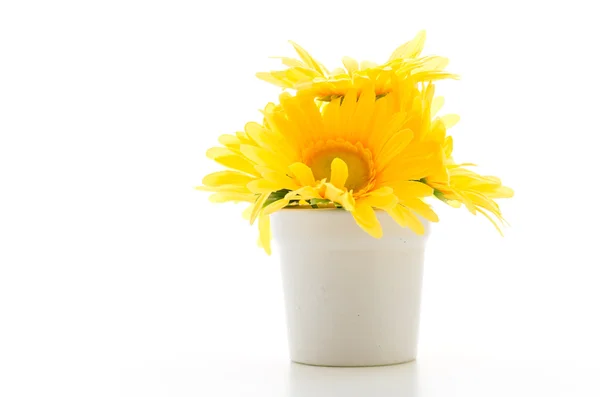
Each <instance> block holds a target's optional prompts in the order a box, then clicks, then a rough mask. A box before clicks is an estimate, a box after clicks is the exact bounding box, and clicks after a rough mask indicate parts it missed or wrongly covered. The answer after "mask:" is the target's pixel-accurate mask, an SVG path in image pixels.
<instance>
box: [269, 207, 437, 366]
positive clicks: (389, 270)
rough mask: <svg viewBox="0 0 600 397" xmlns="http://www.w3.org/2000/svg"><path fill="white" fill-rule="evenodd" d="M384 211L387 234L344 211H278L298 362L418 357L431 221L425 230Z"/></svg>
mask: <svg viewBox="0 0 600 397" xmlns="http://www.w3.org/2000/svg"><path fill="white" fill-rule="evenodd" d="M377 217H378V218H379V221H380V222H381V225H382V227H383V238H381V239H375V238H373V237H371V236H369V235H368V234H367V233H366V232H364V231H363V230H362V229H360V228H359V227H358V225H356V223H355V222H354V219H353V218H352V216H351V214H350V213H348V212H346V211H344V210H338V209H284V210H282V211H279V212H277V213H275V214H273V215H272V227H273V236H274V239H275V245H276V247H277V250H278V252H279V255H280V258H281V272H282V277H283V288H284V295H285V305H286V313H287V325H288V340H289V348H290V356H291V359H292V361H295V362H298V363H304V364H312V365H321V366H339V367H358V366H374V365H389V364H399V363H403V362H407V361H412V360H414V359H415V358H416V355H417V337H418V330H419V306H420V297H421V281H422V275H423V254H424V249H425V242H426V240H427V235H428V234H429V224H427V223H425V227H426V233H425V235H424V236H419V235H416V234H415V233H414V232H412V231H411V230H410V229H406V228H402V227H400V226H399V225H398V224H396V223H395V222H394V220H393V219H392V218H391V217H390V216H389V215H388V214H387V213H385V212H383V211H378V212H377ZM425 222H426V221H425Z"/></svg>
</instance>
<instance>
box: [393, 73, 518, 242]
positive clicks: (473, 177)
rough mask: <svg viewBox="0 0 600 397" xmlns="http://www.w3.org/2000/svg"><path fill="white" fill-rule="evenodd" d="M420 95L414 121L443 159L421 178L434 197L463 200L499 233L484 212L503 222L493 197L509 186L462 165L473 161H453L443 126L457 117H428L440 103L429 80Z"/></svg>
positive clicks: (509, 194) (504, 195)
mask: <svg viewBox="0 0 600 397" xmlns="http://www.w3.org/2000/svg"><path fill="white" fill-rule="evenodd" d="M401 91H402V90H401V89H400V88H399V89H398V90H397V91H394V93H396V92H398V93H400V92H401ZM422 98H423V100H424V103H423V105H424V106H423V109H425V111H424V112H421V115H422V116H423V117H422V118H421V119H416V120H415V122H416V123H421V124H422V125H423V128H422V131H425V133H426V134H425V135H423V136H421V140H422V141H425V142H434V143H436V144H438V145H440V146H441V147H442V151H441V153H442V155H443V159H442V161H443V163H444V167H443V168H442V169H438V170H437V172H435V173H432V174H430V175H429V176H427V177H426V178H425V179H424V180H423V181H424V182H426V183H427V184H428V185H429V186H431V187H432V188H434V189H435V191H434V195H435V196H436V197H437V198H438V199H440V200H441V201H443V202H445V203H447V204H449V205H451V206H453V207H460V206H462V205H463V204H464V205H465V207H466V208H467V209H468V210H469V211H470V212H471V213H472V214H474V215H475V214H477V213H480V214H482V215H484V216H485V217H486V218H487V219H489V220H490V221H491V222H492V223H493V224H494V226H495V227H496V229H498V231H499V232H500V233H501V234H502V231H501V230H500V228H499V227H498V224H497V223H496V222H495V221H494V219H493V218H492V217H490V215H489V214H488V213H487V212H490V213H491V214H492V215H494V216H495V217H496V218H497V219H498V220H500V221H501V222H504V218H503V217H502V213H501V211H500V207H499V206H498V204H497V203H496V202H495V201H494V200H493V199H495V198H510V197H512V196H513V194H514V192H513V190H512V189H511V188H509V187H507V186H503V185H502V181H501V180H500V178H498V177H495V176H483V175H479V174H478V173H476V172H474V171H471V170H469V169H467V168H465V167H467V166H473V165H474V164H470V163H467V164H457V163H456V162H455V161H454V159H453V157H452V151H453V148H454V141H453V138H452V137H451V136H448V135H447V133H446V132H447V129H449V128H450V127H452V126H454V125H455V124H456V123H457V122H458V121H459V117H458V116H457V115H454V114H449V115H445V116H442V117H436V118H433V120H432V117H433V116H435V113H436V112H437V110H438V109H439V108H440V107H441V105H442V103H443V99H442V98H441V97H436V98H434V86H433V85H432V84H430V85H428V86H427V87H426V88H424V90H423V96H422ZM413 114H415V115H417V114H419V112H416V111H413Z"/></svg>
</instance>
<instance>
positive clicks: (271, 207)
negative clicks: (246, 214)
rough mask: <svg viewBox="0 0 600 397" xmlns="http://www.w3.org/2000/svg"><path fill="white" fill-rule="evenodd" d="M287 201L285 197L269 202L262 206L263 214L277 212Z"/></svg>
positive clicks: (288, 201)
mask: <svg viewBox="0 0 600 397" xmlns="http://www.w3.org/2000/svg"><path fill="white" fill-rule="evenodd" d="M289 203H290V200H289V199H286V198H283V199H281V200H277V201H274V202H272V203H271V204H269V205H267V206H266V207H265V208H263V215H270V214H272V213H274V212H277V211H279V210H280V209H282V208H285V207H286V206H287V205H288V204H289Z"/></svg>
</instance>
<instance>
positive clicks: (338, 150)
mask: <svg viewBox="0 0 600 397" xmlns="http://www.w3.org/2000/svg"><path fill="white" fill-rule="evenodd" d="M302 157H303V160H304V163H305V164H306V165H308V166H309V167H310V168H311V169H312V172H313V175H314V176H315V179H317V180H321V179H324V178H326V179H327V180H329V178H330V177H331V162H332V161H333V160H334V159H335V158H336V157H339V158H340V159H342V160H343V161H344V162H345V163H346V165H347V166H348V179H347V180H346V185H345V186H346V188H348V190H353V191H354V192H358V191H360V190H361V189H363V188H364V187H366V186H367V185H368V184H369V183H370V182H371V181H372V180H373V178H374V173H375V170H374V166H373V156H372V155H371V151H370V150H369V149H366V148H365V147H363V145H362V144H361V143H360V142H358V143H356V144H352V143H350V142H348V141H345V140H343V139H337V140H335V141H334V140H328V141H326V142H324V141H318V142H316V143H315V144H313V145H311V146H309V147H308V148H306V149H304V151H303V152H302Z"/></svg>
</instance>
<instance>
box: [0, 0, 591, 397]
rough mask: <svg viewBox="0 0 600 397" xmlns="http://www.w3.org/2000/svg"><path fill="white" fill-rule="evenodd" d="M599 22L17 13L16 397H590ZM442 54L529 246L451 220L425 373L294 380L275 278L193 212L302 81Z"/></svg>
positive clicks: (477, 6) (151, 11)
mask: <svg viewBox="0 0 600 397" xmlns="http://www.w3.org/2000/svg"><path fill="white" fill-rule="evenodd" d="M598 26H599V25H598V22H597V12H595V11H594V2H593V1H583V0H581V1H577V0H575V1H547V2H542V1H539V2H538V1H524V0H521V1H514V2H512V1H502V2H479V1H473V2H466V1H452V2H443V1H428V2H425V1H423V2H416V1H415V2H400V1H394V2H375V1H373V2H366V1H362V2H356V3H355V4H354V3H352V2H349V1H345V2H329V1H328V2H325V1H318V2H317V1H314V2H313V1H302V2H287V1H265V0H260V1H259V0H255V1H239V2H231V1H214V2H203V1H138V2H136V1H71V2H68V1H53V2H49V1H38V2H34V1H17V0H5V1H3V2H2V3H0V395H1V396H3V397H4V396H6V397H13V396H15V397H16V396H118V395H122V396H261V397H266V396H294V397H299V396H301V397H305V396H344V397H346V396H375V397H378V396H392V395H394V396H398V395H402V396H454V395H456V396H507V395H510V396H534V395H556V396H598V395H600V385H599V384H598V383H599V382H598V380H597V373H598V370H599V369H600V368H599V365H598V362H597V357H598V355H599V354H600V345H599V342H598V335H600V322H599V316H600V314H599V313H600V309H599V306H600V292H599V289H598V285H599V272H598V266H599V265H600V260H599V256H598V254H597V239H598V237H599V233H598V226H597V225H598V222H599V221H600V218H599V215H598V205H597V200H598V198H599V197H600V196H599V193H600V191H599V188H598V186H599V183H598V175H599V172H598V171H600V167H599V166H598V162H597V161H598V157H597V156H598V154H597V153H598V149H597V144H598V136H599V134H600V128H599V127H598V126H599V123H598V105H599V100H598V91H599V90H598V88H600V85H599V81H600V78H599V76H600V74H599V73H598V64H599V60H600V59H599V58H598V45H597V38H598V37H600V29H599V28H598ZM423 28H425V29H427V32H428V43H427V46H426V50H425V52H424V53H425V54H439V55H446V56H448V57H450V58H451V64H450V68H449V69H450V70H451V71H453V72H457V73H459V74H460V75H461V76H462V79H461V80H460V81H458V82H454V81H449V82H444V83H441V84H439V88H438V92H439V93H441V94H443V95H444V96H445V97H446V99H447V106H446V107H445V111H447V112H456V113H459V114H460V115H461V116H462V120H461V122H460V123H459V124H458V126H457V127H455V128H454V130H453V134H454V136H455V147H456V158H457V160H459V161H472V162H475V163H478V164H480V165H481V168H480V169H481V171H482V172H489V173H492V174H496V175H499V176H501V177H502V178H503V180H504V181H505V182H506V183H507V184H508V185H509V186H512V187H513V188H514V189H515V191H516V195H515V198H514V199H512V200H510V201H506V202H504V203H503V209H504V212H505V215H506V217H507V218H508V219H509V221H510V222H511V224H512V228H510V229H509V230H507V231H506V237H505V238H500V237H499V236H498V235H497V234H496V233H495V231H494V230H493V227H492V226H491V225H489V224H488V223H486V221H485V220H484V219H480V218H481V217H472V216H471V215H469V214H468V213H467V212H466V211H465V210H451V209H447V208H444V207H439V206H438V208H440V214H441V218H442V220H441V223H440V224H439V225H437V226H436V227H435V228H434V231H433V235H432V238H431V240H430V244H429V247H428V257H427V262H426V272H425V278H424V291H423V308H422V323H421V324H422V326H421V342H420V356H419V359H418V360H417V362H416V363H412V364H408V365H404V366H397V367H388V368H371V369H345V370H344V369H331V368H329V369H322V368H315V367H306V366H300V365H292V364H290V363H289V362H288V360H287V351H286V336H285V323H284V317H283V315H284V313H283V303H282V292H281V285H280V280H279V270H278V262H277V257H276V256H273V257H270V258H269V257H266V256H265V255H264V254H263V253H262V252H261V251H260V250H259V249H258V248H257V247H256V244H255V241H256V233H255V230H253V229H252V228H250V227H249V226H247V225H246V223H245V222H244V221H243V220H242V219H241V216H240V212H241V210H242V208H236V207H235V206H233V205H225V206H215V205H211V204H208V203H207V197H206V195H204V194H202V193H200V192H197V191H195V190H194V189H193V187H194V186H196V185H198V184H200V182H201V179H202V176H203V175H204V174H206V173H207V172H209V171H211V170H212V169H214V166H213V165H212V164H211V163H210V162H209V161H208V160H206V159H205V158H204V152H205V150H206V149H207V148H208V147H210V146H212V145H214V144H215V143H216V139H217V136H218V135H219V134H222V133H232V132H235V131H236V130H239V129H241V128H243V125H244V124H245V123H246V122H247V121H251V120H257V121H260V114H259V112H258V109H259V108H261V107H263V106H264V104H265V103H266V102H268V101H271V100H275V99H276V98H277V94H278V89H277V88H275V87H272V86H269V85H267V84H266V83H263V82H261V81H259V80H258V79H256V78H255V77H254V73H255V72H257V71H265V70H270V69H274V68H277V67H278V66H279V64H278V62H277V61H276V60H272V59H269V58H268V57H269V56H273V55H292V49H291V47H290V46H289V45H288V44H287V40H288V39H293V40H295V41H297V42H298V43H300V44H301V45H303V46H304V47H306V48H307V49H309V50H310V51H311V52H312V53H313V55H314V56H315V57H316V58H317V59H319V60H321V61H322V62H324V63H325V64H327V65H328V66H331V67H333V66H336V65H338V64H339V63H340V59H341V57H342V56H344V55H351V56H354V57H357V58H360V59H370V60H373V61H379V62H382V61H385V60H386V59H387V57H388V56H389V54H390V53H391V51H392V50H393V49H395V48H396V46H397V45H399V44H400V43H402V42H404V41H406V40H408V39H410V38H412V37H413V36H414V34H415V33H416V32H417V31H418V30H420V29H423Z"/></svg>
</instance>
